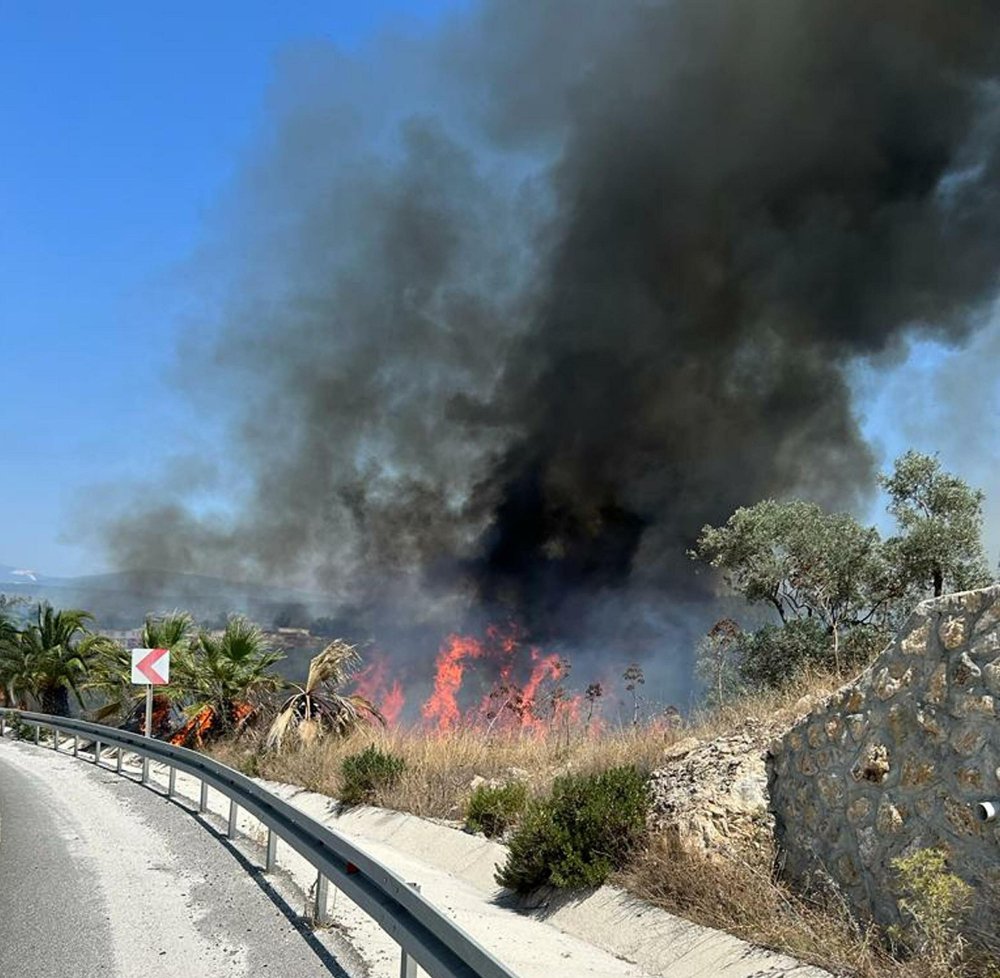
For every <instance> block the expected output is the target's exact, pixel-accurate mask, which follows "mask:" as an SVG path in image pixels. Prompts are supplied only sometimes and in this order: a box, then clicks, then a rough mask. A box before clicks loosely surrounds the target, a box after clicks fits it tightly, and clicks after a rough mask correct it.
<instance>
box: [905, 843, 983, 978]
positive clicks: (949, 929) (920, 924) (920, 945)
mask: <svg viewBox="0 0 1000 978" xmlns="http://www.w3.org/2000/svg"><path fill="white" fill-rule="evenodd" d="M892 868H893V870H894V871H895V873H896V880H897V883H898V886H899V890H900V892H901V896H900V898H899V909H900V910H901V911H902V912H903V916H904V919H906V920H907V926H905V927H903V928H891V929H890V930H891V936H892V937H894V938H895V939H897V940H901V941H902V943H904V944H906V945H909V947H910V950H912V951H915V952H918V953H919V954H920V956H921V958H922V959H923V961H924V962H925V964H926V965H927V967H928V970H929V972H930V973H931V974H933V975H939V974H940V975H942V976H944V975H950V974H952V973H953V972H954V970H955V964H956V962H958V961H959V960H960V959H961V957H962V953H963V951H964V948H965V940H964V938H963V936H962V930H961V929H962V922H963V918H964V915H965V911H966V910H968V908H969V905H970V903H971V900H972V887H970V886H969V884H968V883H966V882H965V881H964V880H963V879H961V878H960V877H958V876H956V875H955V874H954V873H951V872H949V871H948V864H947V860H946V859H945V854H944V853H943V852H942V851H941V850H940V849H918V850H917V851H916V852H914V853H912V854H911V855H909V856H906V857H905V858H899V859H894V860H893V861H892Z"/></svg>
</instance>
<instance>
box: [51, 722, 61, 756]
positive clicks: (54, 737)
mask: <svg viewBox="0 0 1000 978" xmlns="http://www.w3.org/2000/svg"><path fill="white" fill-rule="evenodd" d="M52 749H53V750H54V751H55V752H56V753H58V752H59V731H58V730H56V728H55V727H53V728H52Z"/></svg>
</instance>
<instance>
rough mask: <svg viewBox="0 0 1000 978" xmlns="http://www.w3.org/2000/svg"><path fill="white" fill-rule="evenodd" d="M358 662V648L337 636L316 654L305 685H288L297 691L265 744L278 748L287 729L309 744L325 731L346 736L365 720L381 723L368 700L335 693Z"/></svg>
mask: <svg viewBox="0 0 1000 978" xmlns="http://www.w3.org/2000/svg"><path fill="white" fill-rule="evenodd" d="M360 664H361V656H360V655H359V654H358V650H357V648H356V647H355V646H353V645H348V644H347V643H346V642H344V641H342V640H341V639H339V638H338V639H336V640H334V641H333V642H331V643H330V644H329V645H328V646H327V647H326V648H325V649H323V651H322V652H320V653H319V655H317V656H315V657H314V658H313V660H312V661H311V662H310V663H309V676H308V678H307V679H306V684H305V686H300V685H298V683H289V684H288V685H289V686H290V687H292V688H293V689H295V690H297V692H295V693H293V694H292V695H291V696H289V697H288V699H287V700H285V702H284V703H283V704H282V706H281V710H280V711H279V712H278V715H277V716H276V717H275V719H274V722H273V723H272V724H271V728H270V730H268V732H267V746H268V747H274V748H278V749H280V748H281V745H282V742H283V741H284V738H285V735H286V734H288V733H289V732H290V731H294V732H295V733H296V734H297V735H298V738H299V740H300V741H301V742H302V743H311V742H312V741H313V740H315V739H316V737H317V736H318V735H320V734H321V733H324V732H326V731H330V732H333V733H335V734H337V735H339V736H346V735H347V734H349V733H352V732H353V731H355V730H357V729H358V727H360V726H361V724H362V723H364V722H365V721H366V720H367V719H371V720H377V721H378V722H379V723H381V724H383V725H384V724H385V717H383V716H382V714H381V713H380V712H379V711H378V709H377V708H376V707H375V704H374V703H372V702H371V700H368V699H366V698H365V697H364V696H359V695H358V694H356V693H355V694H351V695H346V696H345V695H344V694H343V693H340V692H338V690H339V689H340V688H341V687H342V686H343V685H344V684H345V683H346V682H347V681H348V679H350V678H351V675H352V674H353V673H354V672H355V671H356V670H357V667H358V666H359V665H360Z"/></svg>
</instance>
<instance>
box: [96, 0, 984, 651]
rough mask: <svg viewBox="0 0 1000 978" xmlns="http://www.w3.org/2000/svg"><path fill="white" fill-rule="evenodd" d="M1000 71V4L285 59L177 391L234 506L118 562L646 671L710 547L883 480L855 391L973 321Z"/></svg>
mask: <svg viewBox="0 0 1000 978" xmlns="http://www.w3.org/2000/svg"><path fill="white" fill-rule="evenodd" d="M998 71H1000V7H998V6H997V5H996V4H995V3H991V2H985V0H983V2H977V0H963V2H962V3H942V2H941V0H883V2H881V3H877V4H873V3H871V2H862V0H757V2H737V0H679V2H643V0H615V2H607V3H603V2H594V3H581V2H576V0H572V2H571V0H550V2H546V3H544V4H539V3H536V2H534V0H519V2H518V0H496V2H487V3H485V4H482V5H480V6H479V7H477V8H476V9H474V10H473V11H471V12H469V13H466V14H463V15H461V16H457V17H455V18H454V19H453V20H452V21H450V22H449V23H448V24H447V25H446V26H445V27H444V28H442V30H441V31H440V33H439V34H438V35H437V36H435V37H433V38H430V39H424V40H414V39H413V38H412V37H406V36H402V35H400V36H391V37H389V36H387V37H385V38H382V39H381V40H380V41H379V42H378V43H375V44H373V45H372V46H371V47H370V48H369V49H367V50H365V51H364V52H363V53H361V54H359V55H357V56H353V55H352V56H349V55H345V54H342V53H339V52H337V51H336V50H335V49H333V48H330V47H328V46H325V45H321V44H317V45H315V46H311V47H305V48H300V49H296V50H292V51H289V52H287V53H286V55H285V57H284V61H283V63H282V65H281V66H280V68H279V75H278V80H277V82H276V83H275V86H274V91H273V93H272V99H271V103H272V104H271V105H270V108H269V112H270V116H269V118H270V120H271V121H270V123H269V127H268V131H267V132H266V134H265V136H264V137H263V139H262V144H261V146H260V147H259V149H258V151H257V152H256V154H255V156H254V158H253V159H252V160H251V161H250V163H249V164H248V166H247V169H246V173H245V174H244V177H243V178H242V180H241V182H240V184H239V185H238V187H237V188H236V189H235V190H234V192H233V193H232V194H231V195H230V197H229V198H228V199H227V201H226V203H225V204H224V206H223V207H222V208H221V210H222V212H223V213H222V217H221V218H220V219H219V226H220V231H219V232H218V233H217V235H216V239H215V243H214V244H213V245H212V246H211V247H209V248H207V249H206V251H205V253H204V254H203V255H201V256H200V257H199V263H198V267H199V273H198V274H199V277H200V278H201V279H202V280H211V281H212V283H213V285H212V288H211V289H207V288H203V287H201V286H199V288H200V294H201V295H202V296H203V304H204V309H203V311H202V313H201V315H202V320H203V322H204V323H205V325H204V326H203V327H202V333H201V339H200V341H199V342H200V346H199V345H198V344H195V346H196V347H198V349H199V351H200V352H197V353H195V354H192V355H191V361H190V362H187V363H186V364H185V368H184V370H185V373H186V374H187V375H188V376H193V378H194V380H193V386H194V387H196V388H198V390H199V392H200V393H199V396H200V397H201V398H202V401H201V403H202V406H203V410H205V411H212V412H214V413H215V414H217V415H222V416H224V417H228V418H230V419H231V429H230V440H229V443H228V445H227V447H226V449H225V451H224V452H222V453H221V458H220V460H219V462H218V490H217V491H219V492H222V493H223V494H225V495H226V496H227V503H226V504H225V506H224V507H223V508H222V511H221V512H216V513H214V514H213V513H212V511H211V509H210V507H206V506H200V507H197V508H192V506H191V505H190V503H189V501H188V500H187V499H186V497H185V494H184V492H183V490H182V489H181V490H179V491H178V492H177V494H176V495H175V496H173V497H171V498H166V499H164V498H160V499H157V500H154V501H153V502H149V500H148V498H146V497H143V498H142V501H141V502H139V503H137V504H136V505H134V506H130V507H128V508H127V509H126V510H125V511H124V512H123V513H120V514H118V515H117V516H116V517H115V518H114V520H113V521H111V522H110V523H109V525H108V528H107V533H106V540H107V544H108V546H109V548H110V551H111V553H112V555H113V558H114V560H115V561H116V562H117V564H118V565H119V566H122V567H126V568H135V567H157V568H166V569H173V570H185V571H199V572H202V573H214V574H222V575H223V576H229V577H244V578H255V577H256V578H261V577H267V578H272V579H280V580H283V581H286V582H290V581H298V582H302V581H307V580H308V581H311V582H315V583H318V584H319V585H320V586H321V587H322V588H323V589H325V590H326V591H327V592H329V593H330V594H332V595H333V596H334V597H335V598H336V599H337V600H338V601H339V602H340V603H341V604H342V605H343V606H344V607H345V608H349V609H350V608H353V609H355V610H356V612H357V614H358V615H359V617H362V618H364V617H365V616H366V615H367V616H368V619H366V620H369V621H372V622H374V621H375V619H374V618H373V617H372V616H373V615H375V614H376V613H375V612H374V611H373V609H381V610H380V611H379V612H378V615H377V617H378V619H379V622H381V625H382V627H383V628H389V627H400V628H402V627H409V625H412V624H414V623H416V624H419V620H420V619H421V618H423V619H424V620H425V621H426V620H433V621H434V622H436V623H443V624H444V625H445V626H448V625H454V624H457V623H458V622H459V621H460V619H461V618H462V616H464V615H466V614H468V609H469V608H477V609H482V611H483V614H484V615H486V616H493V615H496V614H501V615H510V616H512V617H514V618H516V619H518V620H519V621H520V622H521V623H522V624H523V625H524V626H525V627H527V628H528V629H529V630H530V631H531V634H533V635H535V636H538V637H544V638H547V639H561V640H563V641H566V642H570V641H581V640H582V638H581V637H582V636H585V635H590V636H591V637H593V636H594V635H599V636H601V638H600V641H601V642H606V641H614V642H615V643H617V644H618V645H620V646H622V651H621V656H622V657H624V658H625V660H626V661H627V660H628V658H635V657H637V656H639V655H642V654H649V653H650V652H651V651H654V650H657V649H658V648H659V646H657V644H656V642H657V640H656V639H655V636H659V635H661V634H662V627H663V625H664V621H665V620H666V621H669V619H670V618H671V615H672V614H673V612H672V611H671V609H683V608H684V606H685V602H687V601H689V600H693V599H694V598H695V597H696V596H697V592H696V591H695V589H694V578H693V576H692V572H691V568H690V566H689V565H688V564H687V562H686V560H685V559H684V556H683V555H684V551H685V548H686V547H687V546H689V545H690V543H691V542H692V540H693V538H694V536H695V535H696V534H697V532H698V530H699V528H700V527H701V526H702V524H704V523H705V522H706V521H716V520H720V519H723V518H725V516H727V515H728V513H729V512H730V511H731V510H732V509H733V508H734V507H735V506H737V505H740V504H744V503H749V502H753V501H755V500H757V499H760V498H762V497H765V496H769V495H782V494H788V493H793V492H794V493H802V494H807V495H809V496H811V497H813V498H817V499H819V500H821V501H824V502H827V503H830V504H834V505H842V506H851V505H854V504H856V503H857V502H858V500H859V499H860V498H863V496H864V494H865V493H866V492H867V491H868V489H869V487H870V485H871V477H872V465H873V458H872V454H871V452H870V451H869V449H868V447H867V446H866V444H865V443H864V441H863V439H862V438H861V436H860V434H859V429H858V425H857V422H856V418H855V415H854V413H853V410H852V404H851V400H850V392H849V386H848V381H847V376H848V375H847V372H848V370H849V369H850V367H851V365H852V364H853V363H855V362H856V361H857V360H858V359H859V358H868V359H873V360H876V361H877V360H880V359H885V360H888V359H891V357H892V356H893V355H895V354H898V351H899V350H900V348H901V344H902V341H903V339H904V338H905V337H907V336H910V335H914V334H921V333H922V334H926V335H930V336H934V337H937V338H940V339H943V340H946V341H948V342H954V343H960V342H962V341H963V340H964V339H965V338H966V337H967V336H968V335H969V334H970V332H971V331H972V330H973V329H974V328H975V327H976V326H977V324H978V322H979V321H980V319H981V315H980V314H981V311H982V310H983V309H984V307H985V305H986V304H987V303H988V302H989V301H990V300H991V299H992V298H993V297H994V294H995V292H996V287H997V259H998V256H1000V248H998V245H1000V198H998V182H997V179H998V176H1000V166H998V164H1000V157H998V149H1000V128H998V126H997V121H998V118H997V108H998V99H997V93H998V88H997V75H998ZM210 297H211V301H209V298H210ZM206 349H208V350H210V351H211V355H210V356H208V355H206V354H205V352H204V351H205V350H206ZM206 359H208V361H209V364H208V366H207V367H203V368H196V367H194V366H192V365H191V364H192V363H194V362H196V361H201V362H204V361H205V360H206ZM677 614H678V615H680V614H681V611H680V610H678V611H677ZM393 618H395V621H396V625H395V626H390V625H389V624H388V622H389V621H390V620H392V619H393ZM404 619H405V620H406V621H404ZM407 622H408V623H409V625H408V624H407ZM372 627H373V628H377V627H378V624H377V623H375V624H372ZM609 636H613V638H609Z"/></svg>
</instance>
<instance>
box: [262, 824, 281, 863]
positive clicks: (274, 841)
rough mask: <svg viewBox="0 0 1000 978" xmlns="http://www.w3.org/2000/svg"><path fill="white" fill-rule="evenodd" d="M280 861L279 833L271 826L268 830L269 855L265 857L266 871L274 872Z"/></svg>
mask: <svg viewBox="0 0 1000 978" xmlns="http://www.w3.org/2000/svg"><path fill="white" fill-rule="evenodd" d="M277 861H278V835H277V833H276V832H275V831H274V829H272V828H271V827H270V826H269V827H268V830H267V856H265V858H264V872H265V873H273V872H274V864H275V863H276V862H277Z"/></svg>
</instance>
